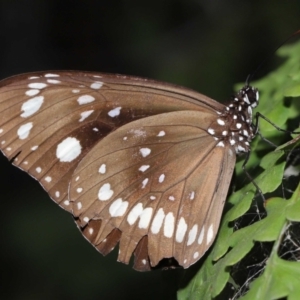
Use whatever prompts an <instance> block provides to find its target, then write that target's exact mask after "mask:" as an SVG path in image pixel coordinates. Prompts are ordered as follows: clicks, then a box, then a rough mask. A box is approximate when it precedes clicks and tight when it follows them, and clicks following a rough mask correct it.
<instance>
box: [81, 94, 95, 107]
mask: <svg viewBox="0 0 300 300" xmlns="http://www.w3.org/2000/svg"><path fill="white" fill-rule="evenodd" d="M93 101H95V98H94V97H93V96H91V95H82V96H80V97H79V98H78V99H77V102H78V103H79V105H84V104H87V103H91V102H93Z"/></svg>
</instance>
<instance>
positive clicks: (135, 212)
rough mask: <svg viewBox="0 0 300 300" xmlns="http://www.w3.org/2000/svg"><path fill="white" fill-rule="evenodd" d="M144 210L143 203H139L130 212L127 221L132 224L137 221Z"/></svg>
mask: <svg viewBox="0 0 300 300" xmlns="http://www.w3.org/2000/svg"><path fill="white" fill-rule="evenodd" d="M142 212H143V204H142V203H138V204H137V205H136V206H134V207H133V209H132V210H131V211H130V213H129V214H128V217H127V222H128V223H129V224H130V225H133V224H134V223H135V222H136V220H137V219H138V217H139V216H140V215H141V213H142Z"/></svg>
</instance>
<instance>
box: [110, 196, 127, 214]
mask: <svg viewBox="0 0 300 300" xmlns="http://www.w3.org/2000/svg"><path fill="white" fill-rule="evenodd" d="M127 207H128V201H123V200H122V198H118V199H117V200H115V201H114V202H113V203H112V204H111V205H110V207H109V213H110V215H111V216H112V217H122V216H123V215H124V214H125V212H126V210H127Z"/></svg>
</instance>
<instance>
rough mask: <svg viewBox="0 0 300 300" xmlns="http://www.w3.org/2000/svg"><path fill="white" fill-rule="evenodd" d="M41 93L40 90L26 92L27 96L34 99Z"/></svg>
mask: <svg viewBox="0 0 300 300" xmlns="http://www.w3.org/2000/svg"><path fill="white" fill-rule="evenodd" d="M39 92H40V90H28V91H26V92H25V95H26V96H29V97H32V96H35V95H37V94H38V93H39Z"/></svg>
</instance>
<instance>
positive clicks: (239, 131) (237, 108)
mask: <svg viewBox="0 0 300 300" xmlns="http://www.w3.org/2000/svg"><path fill="white" fill-rule="evenodd" d="M258 100H259V93H258V90H257V89H256V88H253V87H251V86H245V87H243V88H242V89H241V90H240V91H239V92H238V93H237V94H236V95H235V96H234V97H232V101H231V102H230V103H229V104H228V105H227V106H226V107H225V108H224V110H223V111H222V112H220V113H219V114H218V118H217V120H216V121H214V122H213V123H212V124H211V126H210V127H209V128H208V130H207V131H208V133H209V134H210V135H212V136H213V137H214V138H215V139H216V140H217V141H219V143H218V144H217V146H218V147H224V146H225V143H227V144H229V145H231V146H232V147H233V148H234V149H235V152H236V153H237V154H239V153H241V152H242V153H243V152H248V151H249V150H250V142H251V140H252V139H253V138H254V136H255V132H254V128H253V124H252V108H255V107H256V106H257V105H258Z"/></svg>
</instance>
